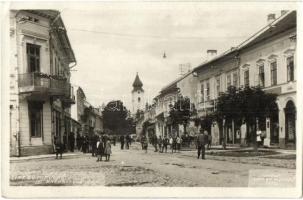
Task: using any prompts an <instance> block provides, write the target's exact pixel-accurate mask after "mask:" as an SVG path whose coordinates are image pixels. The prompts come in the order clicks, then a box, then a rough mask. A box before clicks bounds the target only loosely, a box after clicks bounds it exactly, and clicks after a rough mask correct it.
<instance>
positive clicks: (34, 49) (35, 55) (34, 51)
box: [26, 43, 40, 72]
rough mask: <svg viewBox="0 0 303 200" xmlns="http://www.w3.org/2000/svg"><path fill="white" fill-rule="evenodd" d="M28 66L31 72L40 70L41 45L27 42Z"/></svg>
mask: <svg viewBox="0 0 303 200" xmlns="http://www.w3.org/2000/svg"><path fill="white" fill-rule="evenodd" d="M26 54H27V67H28V71H29V72H40V46H39V45H35V44H29V43H27V44H26Z"/></svg>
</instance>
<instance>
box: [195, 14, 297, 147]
mask: <svg viewBox="0 0 303 200" xmlns="http://www.w3.org/2000/svg"><path fill="white" fill-rule="evenodd" d="M273 17H274V15H273V14H271V15H269V19H270V21H269V23H268V24H267V25H266V26H265V27H264V28H263V29H261V30H260V31H259V32H257V33H255V34H254V35H253V36H252V37H250V38H249V39H247V40H245V41H244V42H243V43H241V44H240V45H239V46H237V47H236V48H231V49H230V50H228V51H226V52H225V53H223V54H222V55H219V56H216V57H215V58H213V59H211V60H209V61H208V62H205V63H203V64H201V65H200V66H198V67H197V68H195V69H194V71H195V72H196V73H197V74H198V82H199V83H198V90H197V93H198V99H200V100H199V101H198V111H199V115H200V116H201V117H202V118H203V116H205V115H206V114H207V113H211V112H213V110H214V109H215V105H216V99H217V97H218V95H219V93H220V92H225V91H226V89H227V88H228V87H229V86H235V87H246V86H250V87H254V86H260V87H262V88H263V89H264V91H265V92H267V93H275V94H277V95H278V97H277V102H276V113H273V114H272V115H271V117H268V118H267V119H266V121H264V122H263V123H262V122H259V124H260V128H261V130H262V131H264V132H266V140H267V141H268V143H269V144H279V146H280V147H282V148H283V147H285V146H286V145H288V144H295V138H296V132H295V130H296V106H295V105H296V73H295V71H296V12H295V11H288V12H287V11H281V15H280V16H279V17H278V18H277V19H274V20H272V18H273ZM261 124H263V125H264V126H261ZM208 128H209V131H210V132H211V134H212V135H213V139H214V142H215V143H220V141H221V139H222V132H223V128H224V131H225V132H226V133H227V142H228V143H240V142H241V143H244V142H245V141H244V139H245V138H246V136H247V132H249V131H253V130H252V129H253V128H254V127H249V126H246V125H245V124H236V123H234V121H233V120H231V121H228V122H226V124H225V125H224V127H222V126H220V124H218V123H216V122H214V123H213V124H212V125H211V127H208Z"/></svg>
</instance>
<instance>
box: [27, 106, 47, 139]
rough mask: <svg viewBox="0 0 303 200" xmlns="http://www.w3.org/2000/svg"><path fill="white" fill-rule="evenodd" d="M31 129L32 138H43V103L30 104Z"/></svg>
mask: <svg viewBox="0 0 303 200" xmlns="http://www.w3.org/2000/svg"><path fill="white" fill-rule="evenodd" d="M28 115H29V128H30V134H31V137H41V135H42V130H43V122H42V120H43V103H42V102H36V101H35V102H29V103H28Z"/></svg>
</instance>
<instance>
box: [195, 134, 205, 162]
mask: <svg viewBox="0 0 303 200" xmlns="http://www.w3.org/2000/svg"><path fill="white" fill-rule="evenodd" d="M205 140H206V138H205V135H204V132H203V130H202V129H200V133H199V135H198V138H197V146H198V159H199V158H200V154H201V153H202V159H203V160H204V159H205Z"/></svg>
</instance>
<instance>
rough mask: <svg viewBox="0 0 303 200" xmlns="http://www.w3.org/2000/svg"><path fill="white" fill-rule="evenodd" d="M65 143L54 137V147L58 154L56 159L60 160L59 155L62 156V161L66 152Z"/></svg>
mask: <svg viewBox="0 0 303 200" xmlns="http://www.w3.org/2000/svg"><path fill="white" fill-rule="evenodd" d="M63 145H64V144H63V143H62V142H61V138H60V137H57V136H54V146H55V152H56V159H58V155H59V154H60V159H62V154H63V151H64V147H63Z"/></svg>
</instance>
